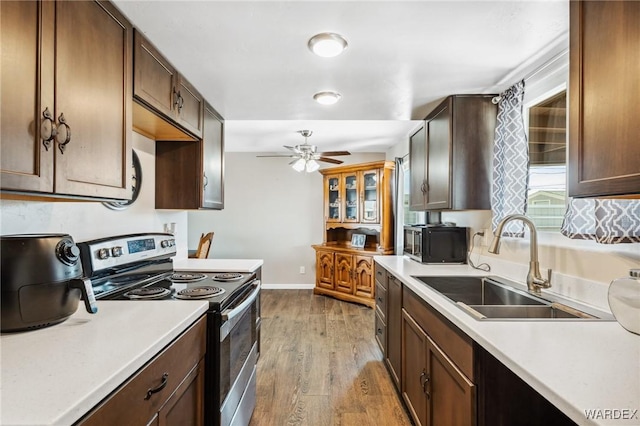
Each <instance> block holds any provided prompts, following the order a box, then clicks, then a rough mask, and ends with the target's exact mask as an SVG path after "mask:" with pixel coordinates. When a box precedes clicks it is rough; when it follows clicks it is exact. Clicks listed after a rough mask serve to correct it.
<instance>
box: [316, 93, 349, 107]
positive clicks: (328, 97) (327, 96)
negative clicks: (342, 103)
mask: <svg viewBox="0 0 640 426" xmlns="http://www.w3.org/2000/svg"><path fill="white" fill-rule="evenodd" d="M341 97H342V96H341V95H340V93H337V92H318V93H316V94H315V95H313V99H315V100H316V102H318V103H319V104H322V105H333V104H335V103H336V102H338V101H339V100H340V98H341Z"/></svg>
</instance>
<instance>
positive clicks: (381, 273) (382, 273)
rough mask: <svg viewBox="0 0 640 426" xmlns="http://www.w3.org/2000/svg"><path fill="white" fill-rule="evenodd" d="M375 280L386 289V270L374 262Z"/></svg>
mask: <svg viewBox="0 0 640 426" xmlns="http://www.w3.org/2000/svg"><path fill="white" fill-rule="evenodd" d="M375 271H376V281H377V282H378V283H379V284H380V285H381V286H382V287H383V288H384V289H385V290H386V289H387V271H386V269H384V268H383V267H382V266H380V265H378V264H377V263H376V264H375Z"/></svg>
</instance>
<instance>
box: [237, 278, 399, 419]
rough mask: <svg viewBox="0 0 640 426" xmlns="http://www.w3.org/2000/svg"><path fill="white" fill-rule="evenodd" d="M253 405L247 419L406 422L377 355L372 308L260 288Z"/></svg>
mask: <svg viewBox="0 0 640 426" xmlns="http://www.w3.org/2000/svg"><path fill="white" fill-rule="evenodd" d="M261 304H262V331H261V334H262V336H261V342H262V343H261V355H260V360H259V361H258V372H257V373H258V384H257V386H258V391H257V406H256V409H255V411H254V414H253V417H252V418H251V423H250V425H251V426H265V425H268V426H281V425H308V426H329V425H346V426H349V425H356V426H368V425H371V426H382V425H389V426H396V425H397V426H402V425H410V424H411V422H410V421H409V419H408V417H407V414H406V413H405V411H404V408H403V407H402V404H401V402H400V400H399V397H398V395H397V393H396V391H395V388H394V385H393V383H392V382H391V378H390V377H389V374H388V372H387V370H386V368H385V366H384V363H383V361H382V354H381V352H380V349H379V348H378V347H377V345H376V342H375V339H374V334H373V328H374V327H373V323H374V311H373V309H370V308H367V307H364V306H360V305H356V304H351V303H346V302H341V301H338V300H335V299H332V298H329V297H325V296H316V295H313V293H312V290H263V291H262V294H261Z"/></svg>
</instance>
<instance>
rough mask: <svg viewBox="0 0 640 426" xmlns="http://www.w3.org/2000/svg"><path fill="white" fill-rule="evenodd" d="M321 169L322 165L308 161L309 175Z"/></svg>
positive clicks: (314, 161)
mask: <svg viewBox="0 0 640 426" xmlns="http://www.w3.org/2000/svg"><path fill="white" fill-rule="evenodd" d="M319 168H320V164H318V162H317V161H316V160H309V161H307V165H306V171H307V173H313V172H315V171H316V170H318V169H319Z"/></svg>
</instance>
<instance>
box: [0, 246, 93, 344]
mask: <svg viewBox="0 0 640 426" xmlns="http://www.w3.org/2000/svg"><path fill="white" fill-rule="evenodd" d="M0 258H1V265H0V268H1V269H0V271H1V281H0V284H1V287H2V294H1V298H2V299H1V300H2V302H1V303H2V309H1V310H0V313H1V315H2V318H1V319H0V326H1V331H2V332H3V333H4V332H10V331H11V332H12V331H24V330H33V329H38V328H41V327H47V326H50V325H54V324H58V323H60V322H62V321H64V320H66V319H67V318H69V317H70V316H71V315H72V314H73V313H75V311H76V310H77V309H78V302H79V301H80V299H81V296H82V299H83V300H84V304H85V308H86V309H87V312H89V313H96V312H97V310H98V308H97V307H96V305H95V298H94V296H93V289H92V287H91V282H90V281H89V280H85V279H83V278H82V264H81V262H80V250H79V249H78V247H77V246H76V244H75V242H74V241H73V238H72V237H71V236H70V235H67V234H24V235H3V236H1V237H0Z"/></svg>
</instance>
